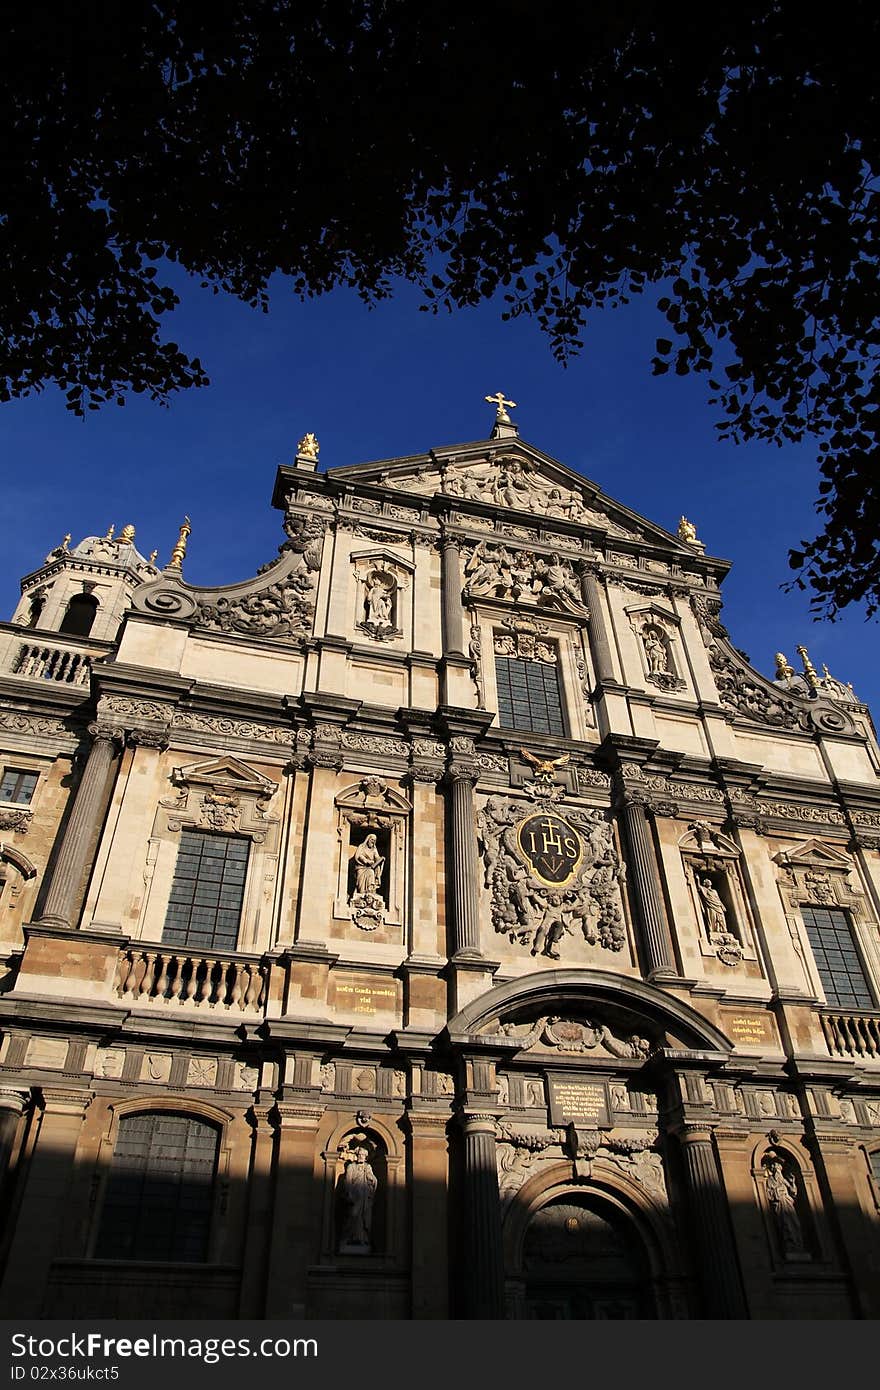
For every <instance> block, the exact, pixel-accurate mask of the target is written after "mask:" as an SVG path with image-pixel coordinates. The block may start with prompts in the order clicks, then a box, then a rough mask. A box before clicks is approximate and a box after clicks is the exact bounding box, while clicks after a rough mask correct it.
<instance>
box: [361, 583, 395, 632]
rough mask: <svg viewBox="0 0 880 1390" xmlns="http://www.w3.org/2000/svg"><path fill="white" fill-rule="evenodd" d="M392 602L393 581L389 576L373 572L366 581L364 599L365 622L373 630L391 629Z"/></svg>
mask: <svg viewBox="0 0 880 1390" xmlns="http://www.w3.org/2000/svg"><path fill="white" fill-rule="evenodd" d="M393 602H394V581H393V580H392V579H391V578H390V576H388V575H384V574H380V573H379V572H378V570H374V572H373V573H372V574H371V575H370V577H369V580H368V581H367V589H366V595H365V599H364V606H365V611H366V618H367V622H368V623H370V624H371V625H372V626H373V627H375V628H390V627H393V626H394V624H393V621H392V617H391V609H392V604H393Z"/></svg>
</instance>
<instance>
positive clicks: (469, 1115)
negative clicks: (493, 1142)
mask: <svg viewBox="0 0 880 1390" xmlns="http://www.w3.org/2000/svg"><path fill="white" fill-rule="evenodd" d="M499 1113H500V1112H499ZM458 1123H459V1124H460V1125H461V1127H462V1129H463V1130H464V1132H465V1134H491V1136H492V1138H493V1139H496V1138H497V1137H498V1116H497V1115H491V1114H488V1113H487V1112H486V1111H478V1112H476V1113H475V1112H473V1111H469V1110H462V1111H460V1112H459V1115H458Z"/></svg>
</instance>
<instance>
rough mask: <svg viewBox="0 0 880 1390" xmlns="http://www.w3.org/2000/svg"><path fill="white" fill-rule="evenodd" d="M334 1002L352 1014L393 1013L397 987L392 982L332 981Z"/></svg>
mask: <svg viewBox="0 0 880 1390" xmlns="http://www.w3.org/2000/svg"><path fill="white" fill-rule="evenodd" d="M333 995H334V1002H335V1003H336V1005H337V1007H338V1008H340V1009H349V1010H350V1011H351V1012H352V1013H353V1014H375V1013H394V1012H395V1010H396V1008H397V986H396V985H395V984H394V983H393V981H385V980H370V979H362V980H358V979H351V978H349V979H347V980H334V981H333Z"/></svg>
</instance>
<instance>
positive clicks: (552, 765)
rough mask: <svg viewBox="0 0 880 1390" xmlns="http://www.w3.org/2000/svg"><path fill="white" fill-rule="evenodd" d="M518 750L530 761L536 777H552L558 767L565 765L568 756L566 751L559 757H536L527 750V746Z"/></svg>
mask: <svg viewBox="0 0 880 1390" xmlns="http://www.w3.org/2000/svg"><path fill="white" fill-rule="evenodd" d="M519 751H520V753H522V755H523V757H524V758H525V760H526V762H527V763H531V765H532V767H533V768H534V769H535V776H536V777H552V776H553V773H554V772H555V771H556V769H557V768H558V767H564V766H565V764H566V763H567V762H568V757H569V755H568V754H567V753H563V754H562V755H561V757H559V758H536V757H535V755H534V753H530V752H529V750H528V748H521V749H520V750H519Z"/></svg>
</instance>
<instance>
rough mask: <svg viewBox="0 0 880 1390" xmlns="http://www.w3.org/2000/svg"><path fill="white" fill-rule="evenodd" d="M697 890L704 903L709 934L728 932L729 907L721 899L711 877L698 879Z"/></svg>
mask: <svg viewBox="0 0 880 1390" xmlns="http://www.w3.org/2000/svg"><path fill="white" fill-rule="evenodd" d="M697 890H698V892H699V894H700V898H701V900H702V903H703V911H704V912H705V914H706V925H707V927H708V929H709V935H710V936H711V935H712V933H713V932H726V931H727V908H726V907H725V906H724V903H723V902H722V900H721V895H720V894H719V893H718V891H717V890H716V889H715V888H714V887H713V886H712V880H711V878H701V879H698V880H697Z"/></svg>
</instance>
